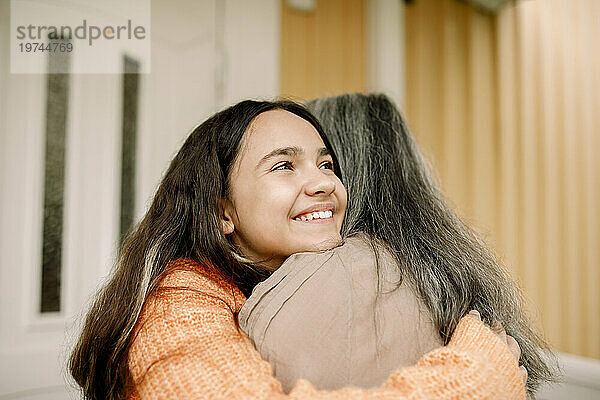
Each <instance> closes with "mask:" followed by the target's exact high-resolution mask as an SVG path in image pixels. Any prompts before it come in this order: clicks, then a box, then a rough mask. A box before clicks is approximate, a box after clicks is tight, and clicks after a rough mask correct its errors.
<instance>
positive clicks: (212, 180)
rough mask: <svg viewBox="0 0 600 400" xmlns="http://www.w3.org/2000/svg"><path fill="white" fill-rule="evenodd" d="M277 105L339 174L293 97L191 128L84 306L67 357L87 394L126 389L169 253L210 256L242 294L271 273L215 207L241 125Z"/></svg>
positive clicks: (99, 398)
mask: <svg viewBox="0 0 600 400" xmlns="http://www.w3.org/2000/svg"><path fill="white" fill-rule="evenodd" d="M274 109H281V110H285V111H289V112H291V113H294V114H296V115H298V116H299V117H301V118H303V119H305V120H306V121H308V122H309V123H310V124H311V125H313V126H314V127H315V129H316V130H317V131H318V133H319V135H320V136H321V138H322V139H323V142H324V143H325V146H326V147H327V148H328V149H329V150H330V152H331V155H332V157H333V163H334V171H335V172H336V174H338V176H339V168H338V166H337V165H338V164H337V158H336V157H335V154H334V153H333V150H332V149H331V146H330V145H329V142H328V140H327V138H326V137H325V135H324V134H323V130H322V129H321V126H320V124H319V122H318V121H317V120H316V119H315V118H314V117H313V116H312V114H311V113H310V112H309V111H307V110H306V108H304V107H303V106H301V105H299V104H296V103H293V102H290V101H276V102H269V101H251V100H246V101H243V102H240V103H238V104H236V105H234V106H232V107H230V108H228V109H226V110H224V111H221V112H219V113H217V114H215V115H214V116H212V117H211V118H209V119H208V120H207V121H205V122H204V123H203V124H201V125H200V126H198V127H197V128H196V129H194V131H193V132H192V133H191V134H190V135H189V137H188V138H187V140H186V141H185V143H184V144H183V146H182V147H181V149H180V150H179V152H178V153H177V155H176V156H175V158H174V159H173V161H172V162H171V164H170V166H169V168H168V170H167V172H166V173H165V175H164V177H163V179H162V181H161V183H160V185H159V187H158V190H157V192H156V195H155V196H154V199H153V201H152V204H151V206H150V208H149V210H148V212H147V213H146V215H145V216H144V218H143V219H142V221H141V222H140V223H139V224H138V225H137V226H136V227H135V229H134V230H133V231H132V232H131V233H130V234H129V235H128V237H127V238H126V240H125V241H124V244H123V247H122V249H121V251H120V255H119V258H118V261H117V263H116V266H115V269H114V271H113V272H112V275H111V277H110V280H109V281H108V283H107V284H106V285H105V286H104V287H103V288H102V289H101V291H100V292H99V294H98V295H97V297H96V300H95V302H94V303H93V305H92V307H91V309H90V310H89V312H88V313H87V317H86V319H85V323H84V326H83V330H82V333H81V336H80V337H79V340H78V342H77V344H76V347H75V349H74V350H73V353H72V354H71V357H70V360H69V370H70V373H71V375H72V376H73V377H74V378H75V381H76V382H77V383H78V384H79V385H80V386H81V389H82V392H83V395H84V396H85V398H87V399H93V400H107V399H111V400H112V399H121V398H123V397H124V396H125V391H126V387H125V385H126V382H127V374H128V368H127V355H128V350H129V346H130V343H131V340H132V332H133V331H134V326H135V324H136V321H137V319H138V317H139V315H140V312H141V310H142V306H143V305H144V302H145V301H146V299H147V298H148V296H149V294H150V293H152V291H153V290H155V289H156V286H157V283H158V281H159V280H160V278H161V277H162V276H163V275H164V273H165V269H166V268H167V266H168V265H169V263H170V262H171V261H173V260H175V259H178V258H183V257H185V258H189V259H193V260H196V261H199V262H203V261H205V260H207V261H208V262H209V263H210V264H212V266H214V268H215V269H216V271H218V272H219V273H220V275H221V276H222V277H223V278H224V279H226V280H229V281H231V282H232V283H234V284H235V285H236V286H237V287H239V288H240V289H241V290H242V292H243V293H244V294H245V295H246V296H249V295H250V292H251V291H252V288H254V286H255V285H256V284H257V283H258V282H260V281H261V280H263V279H265V278H266V277H267V276H268V272H267V271H266V270H265V269H263V268H261V267H260V265H257V264H253V263H250V262H245V261H244V260H243V259H242V258H241V257H239V255H237V251H236V249H235V247H234V246H233V244H232V242H231V241H230V240H228V239H227V238H226V236H225V235H224V234H223V233H222V231H221V225H220V220H219V215H218V212H219V210H218V207H219V200H220V199H223V198H225V197H226V196H227V194H228V189H229V184H228V178H229V176H230V170H231V167H232V165H233V164H234V162H235V160H236V157H237V156H238V153H239V151H240V147H241V146H242V138H243V136H244V132H246V130H247V128H248V126H249V125H250V123H251V122H252V120H253V119H254V118H255V117H257V116H258V115H259V114H261V113H263V112H265V111H269V110H274ZM340 178H341V176H340Z"/></svg>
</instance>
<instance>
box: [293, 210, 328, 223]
mask: <svg viewBox="0 0 600 400" xmlns="http://www.w3.org/2000/svg"><path fill="white" fill-rule="evenodd" d="M332 216H333V211H316V212H314V213H310V214H304V215H302V216H300V217H296V218H295V220H296V221H312V220H313V219H321V218H331V217H332Z"/></svg>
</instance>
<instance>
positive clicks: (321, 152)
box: [256, 146, 331, 169]
mask: <svg viewBox="0 0 600 400" xmlns="http://www.w3.org/2000/svg"><path fill="white" fill-rule="evenodd" d="M316 153H317V158H318V157H323V156H327V155H330V154H331V152H330V151H329V149H328V148H326V147H322V148H320V149H318V150H317V151H316ZM302 155H304V150H303V149H302V148H300V147H298V146H291V147H281V148H279V149H275V150H273V151H271V152H269V154H267V155H266V156H264V157H263V158H261V159H260V161H259V162H258V164H256V169H258V168H259V167H260V166H261V165H262V164H264V163H265V162H267V161H268V160H269V159H271V158H273V157H277V156H290V157H296V156H302Z"/></svg>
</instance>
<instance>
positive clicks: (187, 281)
mask: <svg viewBox="0 0 600 400" xmlns="http://www.w3.org/2000/svg"><path fill="white" fill-rule="evenodd" d="M239 296H241V293H239V290H237V288H235V287H233V286H232V285H229V284H227V283H225V282H223V281H222V280H219V278H218V277H217V276H216V275H215V274H209V273H208V274H204V273H198V272H190V271H187V272H186V271H178V272H175V273H172V274H170V275H169V276H168V277H167V278H166V279H165V280H164V281H163V283H162V288H161V290H159V291H158V292H157V293H156V294H155V295H153V296H152V297H151V298H150V299H149V300H148V301H147V302H146V304H145V306H144V310H143V311H142V315H141V316H140V318H139V320H138V324H137V326H136V330H135V331H134V336H133V339H132V344H131V347H130V350H129V358H128V366H129V372H130V381H131V382H130V393H129V394H128V397H129V398H130V399H144V400H146V399H277V398H282V399H284V398H290V399H371V398H372V399H404V398H406V399H408V398H410V399H432V398H435V399H525V388H524V385H523V382H522V379H521V376H520V373H519V370H518V365H517V362H516V360H515V359H514V358H513V356H512V355H511V354H510V352H509V350H508V348H507V346H506V345H505V344H503V343H502V342H501V341H500V339H498V337H497V336H496V335H495V334H494V333H493V332H492V331H491V330H490V329H489V328H487V327H486V326H485V324H483V323H482V322H480V321H478V320H477V319H475V318H472V317H465V318H463V319H462V320H461V322H460V323H459V325H458V327H457V329H456V332H455V334H454V336H453V337H452V340H451V342H450V343H449V345H448V346H446V347H442V348H439V349H437V350H434V351H432V352H430V353H428V354H426V355H425V356H424V357H423V358H422V359H421V360H420V361H419V362H418V364H417V365H416V366H413V367H409V368H403V369H400V370H398V371H396V372H394V373H393V374H392V375H391V376H390V377H389V378H388V379H387V380H386V381H385V382H384V383H383V384H382V385H381V386H380V387H378V388H374V389H370V390H363V389H357V388H344V389H340V390H337V391H331V392H328V391H319V390H316V389H315V388H314V387H313V386H312V385H311V384H310V383H309V382H307V381H305V380H300V381H298V382H297V383H296V385H295V386H294V387H293V388H292V390H291V391H290V393H289V394H287V395H286V394H285V393H284V392H283V391H282V389H281V384H280V383H279V382H278V381H277V380H276V379H275V378H274V377H273V375H272V371H271V366H270V365H269V363H267V362H266V361H264V360H262V359H261V358H260V355H259V354H258V352H257V351H256V350H255V349H254V346H253V345H252V343H251V342H250V340H249V338H248V337H247V336H246V335H245V334H244V333H243V332H242V331H241V330H240V329H239V328H238V326H237V324H236V321H235V317H234V312H235V311H237V310H238V309H239V307H240V306H241V304H238V303H239V302H240V299H239ZM242 301H243V296H242Z"/></svg>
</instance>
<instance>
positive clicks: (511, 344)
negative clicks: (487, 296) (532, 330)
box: [469, 310, 527, 384]
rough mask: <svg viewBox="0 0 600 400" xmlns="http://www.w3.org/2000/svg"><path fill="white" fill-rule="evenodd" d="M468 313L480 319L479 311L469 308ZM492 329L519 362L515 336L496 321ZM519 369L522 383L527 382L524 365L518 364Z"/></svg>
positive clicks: (519, 353) (518, 350)
mask: <svg viewBox="0 0 600 400" xmlns="http://www.w3.org/2000/svg"><path fill="white" fill-rule="evenodd" d="M469 315H471V316H473V317H475V318H477V319H478V320H480V321H481V315H480V314H479V311H477V310H471V311H469ZM492 330H493V331H494V332H495V333H496V335H498V337H499V338H500V339H501V340H502V342H504V343H505V344H506V346H508V350H510V352H511V353H512V355H513V356H514V357H515V359H516V360H517V362H519V359H520V358H521V348H520V347H519V343H517V341H516V340H515V338H513V337H512V336H510V335H507V334H506V331H505V330H504V328H503V327H502V325H501V324H500V323H498V322H496V323H495V324H494V326H492ZM519 371H521V376H522V377H523V383H524V384H527V369H525V367H524V366H522V365H521V366H519Z"/></svg>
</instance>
